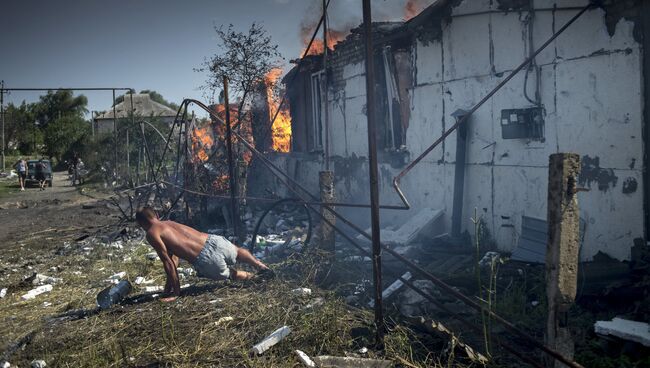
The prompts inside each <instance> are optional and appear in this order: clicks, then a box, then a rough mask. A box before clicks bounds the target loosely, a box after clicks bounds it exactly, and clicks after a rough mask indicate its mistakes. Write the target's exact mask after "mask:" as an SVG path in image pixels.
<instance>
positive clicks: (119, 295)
mask: <svg viewBox="0 0 650 368" xmlns="http://www.w3.org/2000/svg"><path fill="white" fill-rule="evenodd" d="M131 288H132V286H131V283H130V282H129V281H128V280H122V281H120V282H119V283H117V285H115V286H113V287H107V288H106V289H104V290H102V291H101V292H100V293H99V294H97V305H98V306H99V308H101V309H108V308H110V307H111V306H112V305H113V304H115V303H117V302H119V301H120V300H122V299H124V297H125V296H127V295H128V294H129V293H130V292H131Z"/></svg>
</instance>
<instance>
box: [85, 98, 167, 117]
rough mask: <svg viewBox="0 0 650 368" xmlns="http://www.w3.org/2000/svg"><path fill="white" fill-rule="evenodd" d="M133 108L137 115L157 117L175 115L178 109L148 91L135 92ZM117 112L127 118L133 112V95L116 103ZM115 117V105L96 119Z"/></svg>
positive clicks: (118, 115)
mask: <svg viewBox="0 0 650 368" xmlns="http://www.w3.org/2000/svg"><path fill="white" fill-rule="evenodd" d="M133 110H134V114H135V115H136V116H147V117H149V116H155V117H175V116H176V111H174V110H172V109H171V108H169V107H167V106H165V105H163V104H161V103H159V102H156V101H154V100H152V99H151V96H149V95H148V94H146V93H139V94H138V93H136V94H133ZM115 112H116V113H117V118H118V119H121V118H127V117H129V113H130V112H131V95H125V96H124V101H122V102H120V103H118V104H117V105H115ZM102 119H113V107H109V108H108V109H106V111H105V112H104V113H102V114H100V115H98V116H97V117H95V120H102Z"/></svg>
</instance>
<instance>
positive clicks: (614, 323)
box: [594, 317, 650, 346]
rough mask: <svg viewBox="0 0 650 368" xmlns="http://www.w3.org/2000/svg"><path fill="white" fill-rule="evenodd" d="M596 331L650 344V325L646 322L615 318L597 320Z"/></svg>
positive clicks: (600, 333) (645, 344)
mask: <svg viewBox="0 0 650 368" xmlns="http://www.w3.org/2000/svg"><path fill="white" fill-rule="evenodd" d="M594 331H595V332H596V333H597V334H599V335H611V336H616V337H618V338H621V339H623V340H628V341H634V342H638V343H639V344H641V345H643V346H650V325H648V324H647V323H644V322H637V321H630V320H627V319H623V318H618V317H616V318H614V319H613V320H611V321H597V322H596V323H595V324H594Z"/></svg>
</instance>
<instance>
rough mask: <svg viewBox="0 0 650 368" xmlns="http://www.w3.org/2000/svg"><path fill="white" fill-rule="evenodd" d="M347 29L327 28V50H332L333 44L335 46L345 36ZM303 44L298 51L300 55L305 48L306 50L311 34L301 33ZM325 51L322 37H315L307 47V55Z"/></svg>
mask: <svg viewBox="0 0 650 368" xmlns="http://www.w3.org/2000/svg"><path fill="white" fill-rule="evenodd" d="M347 33H348V32H347V31H338V30H335V29H328V30H327V48H328V49H329V50H333V49H334V46H336V44H337V43H339V42H341V41H343V39H345V36H346V35H347ZM302 36H303V44H304V45H305V46H304V47H303V49H302V50H301V51H300V57H302V55H304V53H305V50H307V45H309V40H310V38H311V35H309V36H307V35H306V34H304V33H303V35H302ZM324 51H325V48H324V47H323V39H322V38H315V39H314V42H312V43H311V47H310V48H309V52H308V53H307V55H320V54H322V53H323V52H324Z"/></svg>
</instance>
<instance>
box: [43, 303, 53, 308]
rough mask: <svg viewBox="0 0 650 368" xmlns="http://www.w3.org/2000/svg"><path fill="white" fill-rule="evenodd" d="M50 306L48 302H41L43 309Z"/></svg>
mask: <svg viewBox="0 0 650 368" xmlns="http://www.w3.org/2000/svg"><path fill="white" fill-rule="evenodd" d="M50 305H52V303H50V302H43V307H49V306H50Z"/></svg>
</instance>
